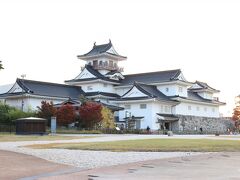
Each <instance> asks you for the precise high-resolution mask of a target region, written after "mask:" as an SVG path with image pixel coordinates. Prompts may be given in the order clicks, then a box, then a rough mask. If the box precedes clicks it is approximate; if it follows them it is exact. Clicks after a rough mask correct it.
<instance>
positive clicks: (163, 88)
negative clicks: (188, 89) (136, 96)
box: [157, 85, 178, 96]
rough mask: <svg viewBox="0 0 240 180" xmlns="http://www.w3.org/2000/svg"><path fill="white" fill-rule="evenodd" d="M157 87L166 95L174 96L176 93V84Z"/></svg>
mask: <svg viewBox="0 0 240 180" xmlns="http://www.w3.org/2000/svg"><path fill="white" fill-rule="evenodd" d="M157 88H158V90H159V91H161V92H162V93H163V94H165V95H166V96H175V95H177V94H178V91H177V86H176V85H158V86H157ZM166 88H168V91H166Z"/></svg>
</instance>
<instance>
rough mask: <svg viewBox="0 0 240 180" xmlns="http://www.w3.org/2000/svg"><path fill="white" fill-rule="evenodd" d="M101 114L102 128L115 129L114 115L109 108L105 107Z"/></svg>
mask: <svg viewBox="0 0 240 180" xmlns="http://www.w3.org/2000/svg"><path fill="white" fill-rule="evenodd" d="M101 114H102V121H101V126H102V128H106V129H113V128H115V123H114V115H113V113H112V111H111V110H110V109H108V108H107V107H104V106H103V107H102V110H101Z"/></svg>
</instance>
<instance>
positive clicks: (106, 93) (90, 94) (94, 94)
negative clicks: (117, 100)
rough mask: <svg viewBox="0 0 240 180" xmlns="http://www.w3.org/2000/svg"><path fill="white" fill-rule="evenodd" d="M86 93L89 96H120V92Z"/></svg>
mask: <svg viewBox="0 0 240 180" xmlns="http://www.w3.org/2000/svg"><path fill="white" fill-rule="evenodd" d="M85 95H86V96H87V97H88V96H96V95H102V96H108V97H120V96H119V95H118V94H115V93H108V92H100V91H97V92H86V93H85Z"/></svg>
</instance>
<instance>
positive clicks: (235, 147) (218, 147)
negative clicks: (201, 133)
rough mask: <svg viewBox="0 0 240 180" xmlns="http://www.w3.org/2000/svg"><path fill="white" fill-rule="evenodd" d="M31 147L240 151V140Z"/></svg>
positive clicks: (140, 141) (83, 143)
mask: <svg viewBox="0 0 240 180" xmlns="http://www.w3.org/2000/svg"><path fill="white" fill-rule="evenodd" d="M30 147H31V148H59V149H79V150H103V151H117V152H120V151H123V152H124V151H148V152H169V151H171V152H174V151H181V152H222V151H229V152H233V151H240V141H234V140H210V139H147V140H128V141H114V142H95V143H92V142H91V143H85V142H82V143H74V144H73V143H64V144H57V143H55V144H45V145H32V146H30Z"/></svg>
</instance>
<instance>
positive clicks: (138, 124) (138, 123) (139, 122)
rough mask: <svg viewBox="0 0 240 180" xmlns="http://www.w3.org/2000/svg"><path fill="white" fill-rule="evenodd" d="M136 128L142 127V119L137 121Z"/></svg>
mask: <svg viewBox="0 0 240 180" xmlns="http://www.w3.org/2000/svg"><path fill="white" fill-rule="evenodd" d="M136 129H141V121H136Z"/></svg>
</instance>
